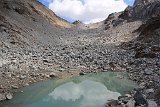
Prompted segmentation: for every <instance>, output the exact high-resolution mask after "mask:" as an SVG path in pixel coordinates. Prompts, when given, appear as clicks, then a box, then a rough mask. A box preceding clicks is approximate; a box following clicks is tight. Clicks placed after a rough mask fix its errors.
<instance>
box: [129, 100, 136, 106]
mask: <svg viewBox="0 0 160 107" xmlns="http://www.w3.org/2000/svg"><path fill="white" fill-rule="evenodd" d="M127 107H135V100H133V99H130V100H129V101H128V103H127Z"/></svg>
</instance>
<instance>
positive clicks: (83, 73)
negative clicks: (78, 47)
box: [79, 72, 87, 75]
mask: <svg viewBox="0 0 160 107" xmlns="http://www.w3.org/2000/svg"><path fill="white" fill-rule="evenodd" d="M86 74H87V73H85V72H80V73H79V75H86Z"/></svg>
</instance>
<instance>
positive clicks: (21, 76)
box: [19, 75, 27, 80]
mask: <svg viewBox="0 0 160 107" xmlns="http://www.w3.org/2000/svg"><path fill="white" fill-rule="evenodd" d="M26 77H27V76H26V75H20V77H19V79H21V80H23V79H25V78H26Z"/></svg>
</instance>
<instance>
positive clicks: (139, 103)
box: [133, 91, 147, 106]
mask: <svg viewBox="0 0 160 107" xmlns="http://www.w3.org/2000/svg"><path fill="white" fill-rule="evenodd" d="M133 98H134V100H135V101H136V103H135V104H136V106H142V105H147V101H146V99H145V98H144V96H143V94H142V93H141V92H139V91H137V92H136V93H135V94H134V96H133Z"/></svg>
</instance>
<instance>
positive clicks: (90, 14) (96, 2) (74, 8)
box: [38, 0, 134, 23]
mask: <svg viewBox="0 0 160 107" xmlns="http://www.w3.org/2000/svg"><path fill="white" fill-rule="evenodd" d="M38 1H40V2H41V3H43V4H44V5H45V6H47V7H49V8H50V9H51V10H53V11H54V12H55V13H56V14H57V15H58V16H60V17H62V18H64V19H66V20H68V21H70V22H73V21H75V20H80V21H82V22H84V23H94V22H98V21H102V20H104V19H106V18H107V16H108V15H109V14H110V13H113V12H119V11H122V10H124V9H125V8H126V7H127V5H132V4H133V2H134V0H38Z"/></svg>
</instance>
